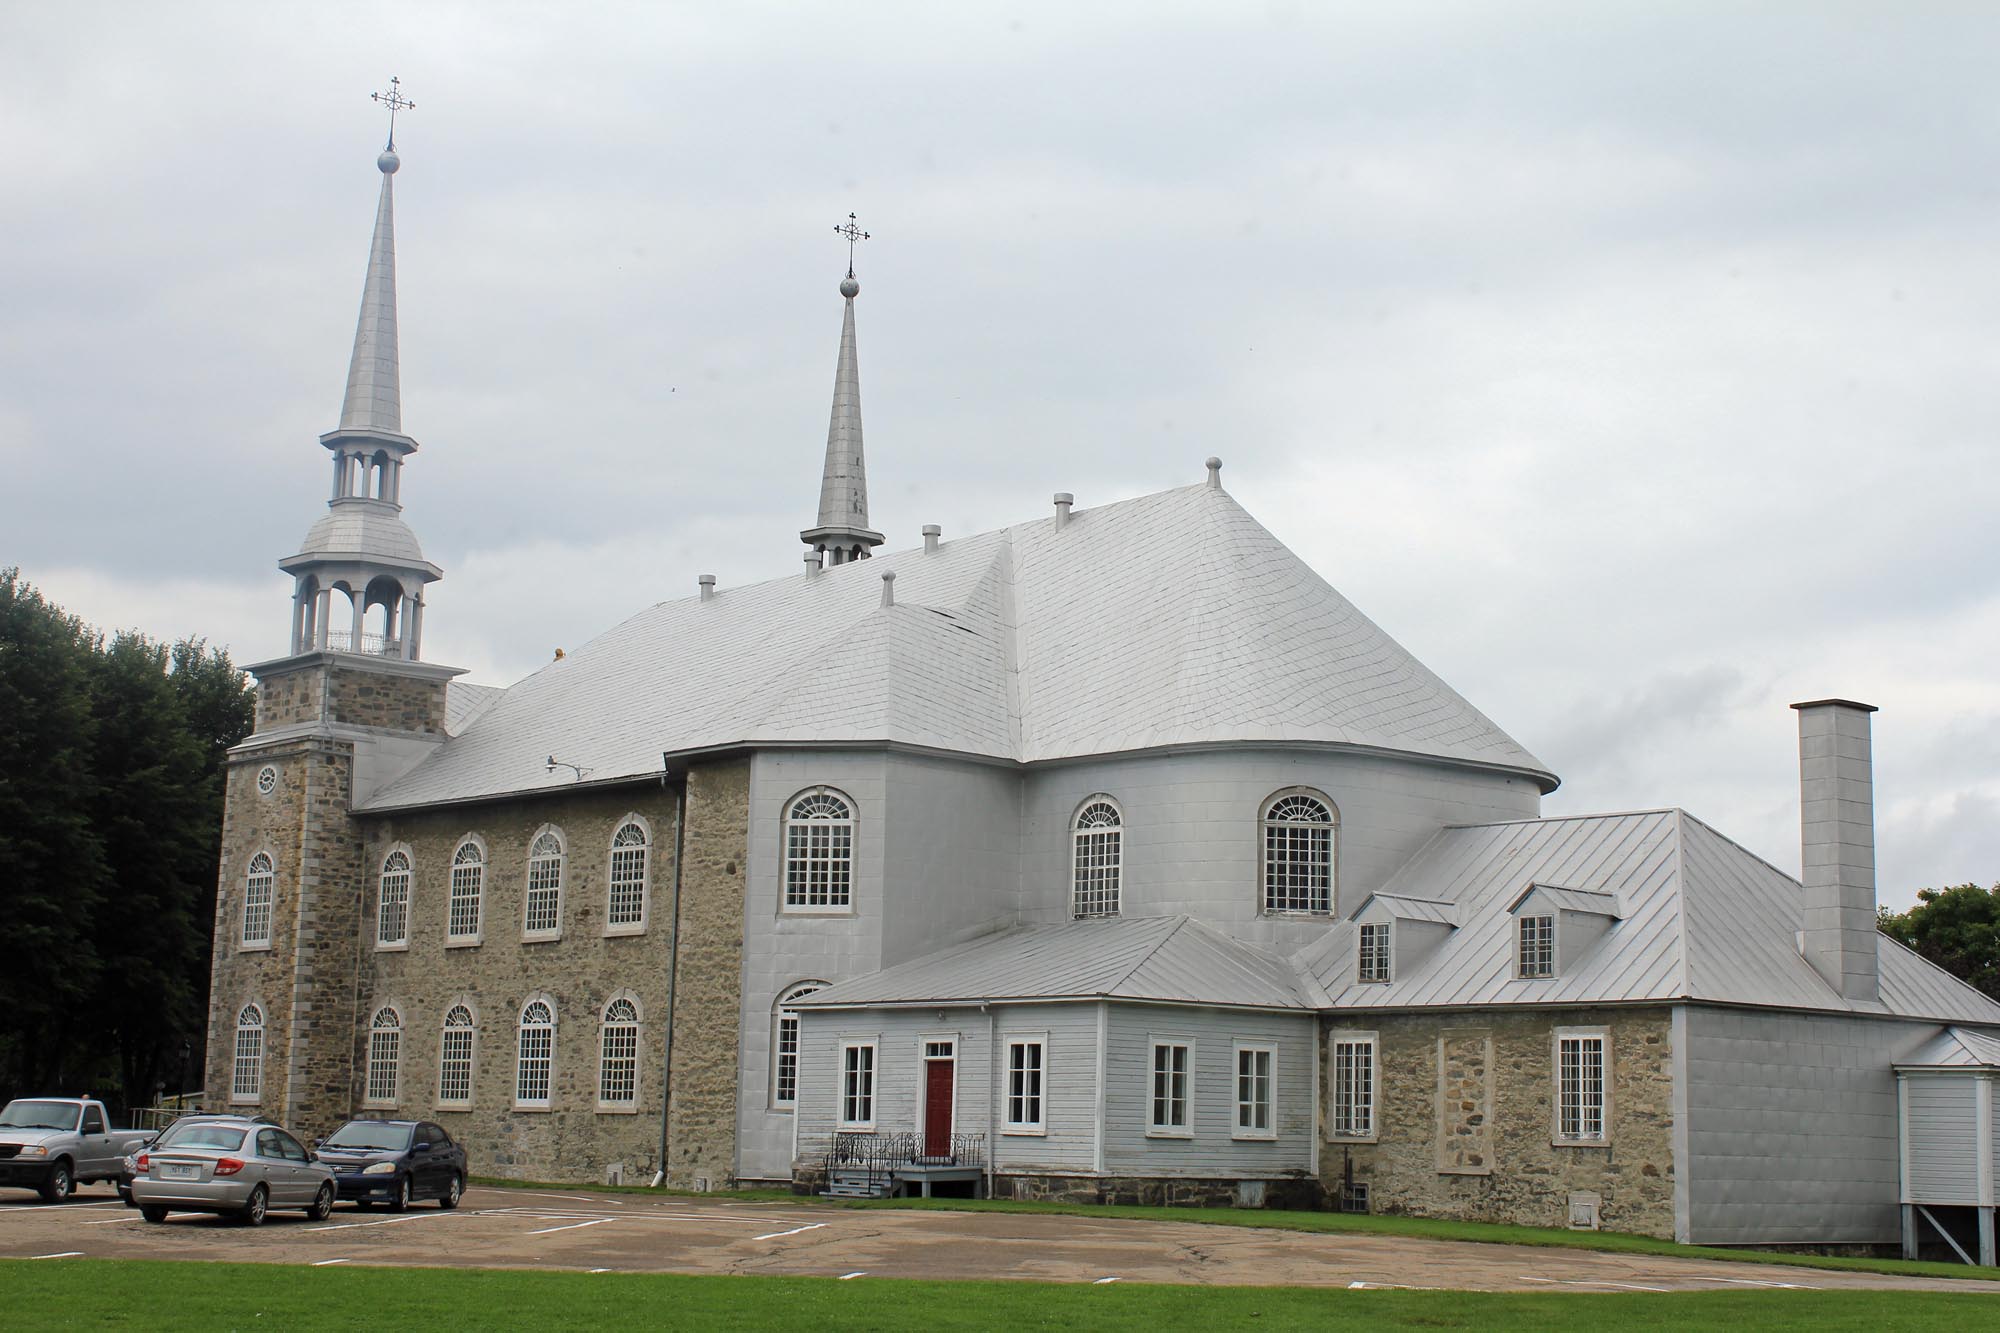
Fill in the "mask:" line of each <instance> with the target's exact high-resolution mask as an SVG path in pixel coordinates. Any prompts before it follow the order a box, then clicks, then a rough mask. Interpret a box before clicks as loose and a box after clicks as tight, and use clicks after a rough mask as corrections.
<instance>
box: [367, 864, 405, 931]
mask: <svg viewBox="0 0 2000 1333" xmlns="http://www.w3.org/2000/svg"><path fill="white" fill-rule="evenodd" d="M409 942H410V854H409V853H408V852H405V851H402V850H400V849H398V850H397V851H393V852H390V853H389V854H388V855H387V856H385V857H383V858H382V896H381V899H380V903H379V906H378V907H377V909H376V913H375V945H376V947H377V948H395V947H398V946H401V945H405V944H408V943H409Z"/></svg>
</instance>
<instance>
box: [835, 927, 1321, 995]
mask: <svg viewBox="0 0 2000 1333" xmlns="http://www.w3.org/2000/svg"><path fill="white" fill-rule="evenodd" d="M1092 999H1118V1000H1144V1001H1158V1002H1165V1003H1180V1004H1201V1005H1223V1006H1229V1007H1237V1008H1252V1009H1301V1010H1303V1009H1310V1008H1311V1007H1312V1004H1311V1001H1310V1000H1309V998H1308V997H1307V996H1306V994H1305V992H1304V991H1303V989H1302V988H1301V987H1300V985H1299V982H1298V978H1297V976H1296V974H1295V973H1294V972H1293V970H1292V967H1291V965H1290V964H1289V963H1287V962H1286V961H1285V960H1284V959H1282V958H1280V957H1278V956H1277V955H1275V954H1271V953H1267V952H1265V951H1264V950H1262V949H1257V948H1253V947H1252V946H1250V945H1248V944H1244V943H1242V942H1240V941H1237V940H1233V939H1230V938H1229V937H1228V936H1226V935H1224V934H1222V933H1221V932H1220V931H1217V930H1216V929H1215V928H1213V927H1212V926H1208V925H1205V924H1203V923H1202V922H1199V921H1196V920H1194V919H1192V918H1190V917H1185V916H1165V917H1119V918H1114V919H1110V920H1103V921H1071V922H1065V923H1064V924H1062V925H1055V926H1031V927H1026V928H1023V929H1020V930H1012V931H1008V932H1006V933H1004V934H1001V935H996V936H989V937H988V938H985V939H981V940H976V941H974V942H973V943H971V944H965V945H960V946H959V947H957V948H955V949H947V950H945V951H943V952H941V953H935V954H931V955H929V956H928V957H925V958H920V959H917V960H915V961H914V962H909V963H904V964H901V965H899V966H896V967H890V968H885V969H884V970H882V971H880V972H875V973H871V974H869V975H868V976H864V977H857V978H855V979H854V980H852V981H843V982H840V983H839V984H837V985H834V986H829V987H828V988H827V989H825V990H822V991H819V992H817V993H815V994H813V995H811V996H809V997H807V998H806V999H803V1000H800V1001H799V1007H800V1008H855V1007H865V1006H879V1005H895V1004H954V1003H960V1004H962V1003H969V1002H975V1001H981V1000H1012V1001H1024V1002H1025V1001H1031V1000H1092Z"/></svg>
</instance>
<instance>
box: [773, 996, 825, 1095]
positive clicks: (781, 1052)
mask: <svg viewBox="0 0 2000 1333" xmlns="http://www.w3.org/2000/svg"><path fill="white" fill-rule="evenodd" d="M823 985H824V983H823V982H818V981H808V982H804V983H802V984H800V985H797V986H794V987H792V988H791V989H790V990H788V991H786V992H785V993H784V994H783V995H781V996H779V997H778V1005H777V1021H776V1023H775V1024H774V1026H773V1030H772V1033H771V1105H772V1106H775V1107H777V1108H779V1109H780V1110H784V1109H788V1108H790V1107H794V1106H797V1105H798V1102H799V1015H798V1011H797V1010H795V1009H793V1008H792V1007H791V1006H792V1005H794V1004H797V1003H798V1002H799V1001H800V1000H803V999H804V998H805V997H806V996H808V995H811V994H812V993H813V992H814V991H816V990H819V989H821V987H822V986H823Z"/></svg>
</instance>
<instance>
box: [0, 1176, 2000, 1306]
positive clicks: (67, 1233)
mask: <svg viewBox="0 0 2000 1333" xmlns="http://www.w3.org/2000/svg"><path fill="white" fill-rule="evenodd" d="M0 1257H5V1258H20V1259H36V1260H47V1261H50V1262H57V1261H60V1260H63V1259H68V1258H85V1257H88V1258H93V1259H177V1260H194V1261H217V1260H229V1261H234V1262H250V1263H289V1264H312V1265H318V1266H322V1267H331V1266H334V1265H341V1264H390V1265H404V1266H423V1267H464V1268H551V1269H568V1270H572V1271H579V1270H580V1271H585V1272H602V1273H613V1272H616V1273H781V1274H788V1275H794V1276H808V1277H835V1278H846V1279H865V1278H897V1277H904V1278H1016V1279H1033V1280H1039V1281H1046V1282H1079V1283H1080V1282H1174V1283H1203V1284H1230V1285H1253V1286H1338V1287H1413V1288H1450V1289H1456V1290H1465V1291H1547V1290H1552V1289H1555V1290H1571V1291H1721V1290H1735V1291H1743V1290H1753V1289H1759V1288H1761V1289H1766V1290H1769V1289H1793V1290H1852V1289H1883V1288H1899V1289H1905V1290H1932V1291H1959V1292H1981V1291H1983V1292H1993V1293H2000V1283H1993V1282H1959V1281H1949V1280H1938V1279H1927V1278H1904V1277H1895V1276H1889V1275H1886V1274H1875V1273H1847V1272H1827V1271H1823V1270H1820V1269H1810V1268H1788V1267H1779V1266H1767V1265H1761V1264H1759V1265H1752V1264H1740V1263H1729V1262H1724V1261H1717V1260H1707V1259H1681V1258H1669V1257H1655V1256H1649V1255H1622V1254H1598V1253H1592V1252H1589V1251H1583V1250H1556V1249H1532V1248H1527V1247H1521V1246H1508V1245H1483V1244H1472V1243H1467V1242H1460V1241H1432V1240H1416V1239H1411V1238H1408V1237H1399V1236H1372V1235H1324V1234H1320V1235H1315V1234H1308V1233H1303V1232H1290V1231H1267V1230H1262V1229H1258V1228H1252V1227H1239V1226H1203V1225H1199V1224H1195V1223H1186V1222H1152V1221H1146V1220H1128V1219H1123V1218H1092V1217H1069V1216H1056V1215H1050V1214H1024V1213H948V1212H931V1211H921V1212H920V1211H914V1210H912V1211H901V1210H893V1209H852V1208H836V1207H829V1206H826V1205H821V1204H817V1203H813V1202H809V1201H806V1200H799V1201H797V1202H793V1201H789V1200H788V1201H782V1202H776V1203H744V1202H737V1201H732V1200H724V1199H703V1198H689V1197H684V1196H683V1197H675V1196H660V1197H654V1196H651V1195H638V1194H592V1193H590V1192H589V1191H588V1190H579V1191H577V1192H576V1193H574V1194H569V1193H555V1192H550V1191H545V1190H512V1189H501V1188H495V1187H486V1186H475V1187H474V1188H472V1189H470V1190H468V1191H467V1192H466V1195H465V1201H464V1203H463V1204H462V1205H461V1206H460V1207H459V1208H458V1209H457V1210H456V1211H453V1212H445V1211H443V1210H441V1209H439V1208H437V1207H435V1206H434V1205H419V1206H417V1207H416V1208H414V1209H412V1210H411V1211H409V1212H407V1213H400V1214H397V1213H386V1212H380V1211H375V1212H361V1211H359V1210H357V1209H355V1208H352V1207H345V1206H344V1207H341V1208H339V1209H337V1210H335V1212H334V1214H333V1216H332V1217H331V1218H329V1219H327V1220H326V1221H325V1222H310V1221H307V1220H305V1219H304V1218H302V1217H300V1216H299V1215H297V1214H280V1213H273V1214H271V1217H270V1220H269V1221H268V1222H266V1223H265V1224H264V1225H263V1226H262V1227H259V1228H251V1227H244V1226H239V1225H237V1224H236V1223H235V1222H233V1221H231V1220H229V1219H223V1218H214V1217H206V1216H201V1215H197V1214H176V1215H174V1216H173V1217H171V1218H169V1219H168V1220H167V1221H166V1222H165V1223H164V1224H160V1225H154V1224H151V1223H148V1222H146V1221H144V1220H143V1219H141V1218H140V1216H139V1214H138V1213H137V1212H136V1211H134V1210H132V1209H129V1208H126V1207H125V1206H124V1205H123V1204H121V1203H120V1202H119V1201H118V1199H117V1197H116V1196H115V1195H113V1194H112V1193H110V1191H109V1190H106V1189H101V1188H98V1189H87V1190H85V1191H83V1192H81V1193H80V1194H78V1196H77V1197H76V1198H74V1199H72V1200H71V1201H70V1202H68V1203H62V1204H42V1203H39V1202H38V1201H36V1200H35V1199H34V1197H33V1196H32V1195H29V1194H25V1193H22V1194H14V1193H12V1192H10V1193H9V1194H7V1195H5V1196H0Z"/></svg>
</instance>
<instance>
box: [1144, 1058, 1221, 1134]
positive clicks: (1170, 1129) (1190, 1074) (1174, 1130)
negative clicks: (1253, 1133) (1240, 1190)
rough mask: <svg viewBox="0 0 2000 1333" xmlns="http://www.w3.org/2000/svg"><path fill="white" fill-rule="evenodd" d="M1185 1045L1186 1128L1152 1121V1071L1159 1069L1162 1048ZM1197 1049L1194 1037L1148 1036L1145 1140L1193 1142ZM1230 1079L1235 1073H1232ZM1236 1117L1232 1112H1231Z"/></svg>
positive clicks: (1182, 1101) (1183, 1107)
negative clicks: (1186, 1140)
mask: <svg viewBox="0 0 2000 1333" xmlns="http://www.w3.org/2000/svg"><path fill="white" fill-rule="evenodd" d="M1162 1046H1185V1047H1186V1048H1187V1072H1186V1074H1185V1078H1186V1080H1187V1082H1186V1084H1185V1086H1184V1088H1183V1096H1182V1098H1181V1107H1182V1110H1183V1111H1184V1112H1185V1113H1186V1115H1187V1123H1186V1124H1185V1125H1162V1124H1159V1123H1157V1122H1155V1121H1154V1119H1153V1071H1154V1069H1155V1068H1156V1067H1157V1066H1158V1062H1159V1053H1160V1047H1162ZM1194 1060H1195V1049H1194V1038H1193V1037H1177V1036H1173V1035H1171V1034H1163V1033H1149V1034H1147V1038H1146V1137H1147V1138H1149V1139H1191V1138H1193V1137H1194V1106H1195V1090H1194V1089H1195V1063H1194ZM1230 1073H1231V1076H1232V1077H1233V1076H1234V1074H1235V1071H1234V1070H1231V1071H1230ZM1232 1114H1233V1112H1232Z"/></svg>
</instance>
